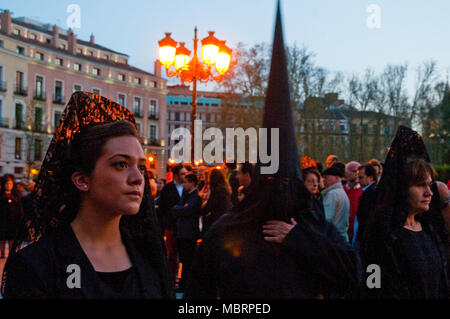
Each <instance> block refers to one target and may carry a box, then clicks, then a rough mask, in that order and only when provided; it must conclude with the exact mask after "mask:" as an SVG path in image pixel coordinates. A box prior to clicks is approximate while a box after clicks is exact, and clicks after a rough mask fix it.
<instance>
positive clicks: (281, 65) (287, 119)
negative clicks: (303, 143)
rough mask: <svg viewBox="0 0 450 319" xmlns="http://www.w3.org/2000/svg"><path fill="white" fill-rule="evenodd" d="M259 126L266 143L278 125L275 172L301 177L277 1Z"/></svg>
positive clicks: (284, 175) (282, 175)
mask: <svg viewBox="0 0 450 319" xmlns="http://www.w3.org/2000/svg"><path fill="white" fill-rule="evenodd" d="M262 127H265V128H267V129H268V145H269V148H268V149H269V150H270V149H271V146H270V141H271V138H270V136H271V135H270V134H271V133H270V132H271V130H270V129H271V128H279V163H280V165H279V170H278V173H277V175H278V176H280V177H282V178H285V177H288V178H294V177H297V178H300V179H301V178H302V176H301V171H300V165H299V155H298V150H297V139H296V136H295V129H294V117H293V114H292V110H291V100H290V94H289V77H288V72H287V57H286V52H285V47H284V40H283V28H282V21H281V8H280V1H278V5H277V14H276V21H275V34H274V38H273V47H272V62H271V66H270V75H269V84H268V88H267V95H266V101H265V107H264V120H263V125H262Z"/></svg>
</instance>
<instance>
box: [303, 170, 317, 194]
mask: <svg viewBox="0 0 450 319" xmlns="http://www.w3.org/2000/svg"><path fill="white" fill-rule="evenodd" d="M305 186H306V188H307V189H308V191H309V192H310V193H311V194H313V195H316V194H318V193H319V179H318V178H317V176H316V174H314V173H308V174H307V175H306V177H305Z"/></svg>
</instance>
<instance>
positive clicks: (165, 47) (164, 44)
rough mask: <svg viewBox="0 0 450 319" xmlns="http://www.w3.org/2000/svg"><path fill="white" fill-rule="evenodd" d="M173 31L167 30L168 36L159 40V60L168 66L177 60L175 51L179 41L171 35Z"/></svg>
mask: <svg viewBox="0 0 450 319" xmlns="http://www.w3.org/2000/svg"><path fill="white" fill-rule="evenodd" d="M170 35H171V33H170V32H167V33H166V37H165V38H164V39H162V40H160V41H158V45H159V61H160V62H161V64H162V65H163V66H164V67H165V68H166V69H168V68H170V67H171V66H172V64H173V63H174V60H175V52H176V47H177V42H176V41H175V40H174V39H172V38H171V37H170Z"/></svg>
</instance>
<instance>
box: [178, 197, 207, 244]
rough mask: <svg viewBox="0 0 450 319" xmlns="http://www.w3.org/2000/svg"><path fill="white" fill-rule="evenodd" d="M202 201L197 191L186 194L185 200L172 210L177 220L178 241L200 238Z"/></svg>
mask: <svg viewBox="0 0 450 319" xmlns="http://www.w3.org/2000/svg"><path fill="white" fill-rule="evenodd" d="M201 205H202V200H201V198H200V196H198V191H197V190H196V189H195V190H193V191H192V192H190V193H187V192H186V193H184V194H183V198H182V199H181V200H180V201H179V202H178V204H176V205H175V206H174V207H173V208H172V214H173V216H174V217H175V219H176V222H175V224H176V227H175V237H176V238H177V239H197V238H198V237H199V232H200V231H199V218H200V207H201Z"/></svg>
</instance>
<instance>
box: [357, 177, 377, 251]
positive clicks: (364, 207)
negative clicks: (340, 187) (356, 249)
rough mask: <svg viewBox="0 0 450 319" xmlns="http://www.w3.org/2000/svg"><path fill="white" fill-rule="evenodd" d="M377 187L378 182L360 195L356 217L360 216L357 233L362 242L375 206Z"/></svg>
mask: <svg viewBox="0 0 450 319" xmlns="http://www.w3.org/2000/svg"><path fill="white" fill-rule="evenodd" d="M376 188H377V183H373V184H372V185H370V186H369V187H368V188H367V189H366V190H365V191H364V192H363V193H362V195H361V196H360V197H359V204H358V210H357V211H356V217H357V218H358V232H357V234H356V239H357V240H358V241H359V242H360V243H361V242H362V239H363V234H364V230H365V229H366V225H367V222H368V220H369V216H370V212H371V211H372V210H373V209H374V208H375V204H376V194H377V193H376Z"/></svg>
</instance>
